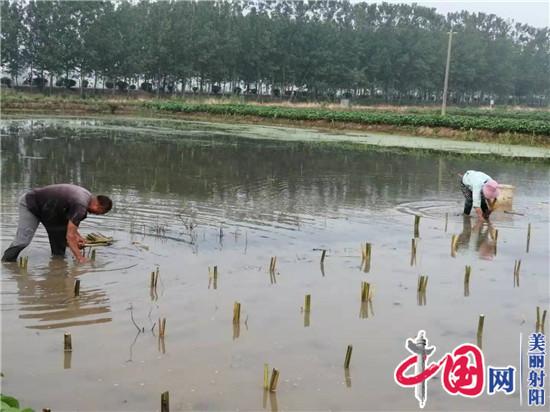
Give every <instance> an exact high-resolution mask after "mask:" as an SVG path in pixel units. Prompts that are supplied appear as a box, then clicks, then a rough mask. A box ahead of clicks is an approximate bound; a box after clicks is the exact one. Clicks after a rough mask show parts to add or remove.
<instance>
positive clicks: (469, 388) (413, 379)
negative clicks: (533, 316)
mask: <svg viewBox="0 0 550 412" xmlns="http://www.w3.org/2000/svg"><path fill="white" fill-rule="evenodd" d="M520 342H521V338H520ZM405 348H406V349H407V351H408V352H410V356H409V357H407V358H406V359H404V360H403V361H402V362H401V363H399V365H397V367H396V368H395V370H394V379H395V382H396V383H397V384H398V385H400V386H402V387H405V388H411V387H412V388H414V396H415V398H416V399H417V400H418V404H419V406H420V408H424V406H425V405H426V402H427V399H428V382H429V380H430V378H432V377H433V376H434V375H435V374H436V373H437V372H439V371H441V384H442V386H443V388H444V389H445V391H446V392H447V393H448V394H449V395H453V396H464V397H467V398H476V397H478V396H480V395H481V394H482V393H483V391H484V389H485V388H487V394H488V395H493V394H495V393H497V392H503V393H505V394H506V395H511V394H513V393H514V391H515V389H516V388H515V385H516V367H514V366H511V365H508V366H505V367H495V366H490V365H487V368H485V359H484V356H483V352H482V351H481V349H480V348H479V347H478V346H476V345H474V344H471V343H463V344H461V345H459V346H457V347H456V348H455V349H454V350H453V351H452V352H448V353H446V354H444V355H443V356H442V357H441V358H440V359H439V360H437V361H431V360H430V358H431V357H432V356H433V355H434V353H435V351H436V347H435V345H429V343H428V338H427V337H426V333H425V332H424V331H423V330H420V331H419V332H418V334H417V336H416V338H414V339H413V338H409V339H407V340H406V342H405ZM520 354H521V343H520ZM527 355H528V366H529V372H528V376H527V379H526V382H527V383H528V403H529V405H530V406H531V405H532V406H542V405H544V400H545V390H544V386H545V385H544V382H545V372H544V368H545V356H546V341H545V336H544V335H543V334H542V333H532V334H531V335H530V336H529V349H528V353H527ZM521 356H523V354H521ZM413 368H414V371H412V369H413ZM520 379H521V377H520ZM520 402H522V397H521V381H520Z"/></svg>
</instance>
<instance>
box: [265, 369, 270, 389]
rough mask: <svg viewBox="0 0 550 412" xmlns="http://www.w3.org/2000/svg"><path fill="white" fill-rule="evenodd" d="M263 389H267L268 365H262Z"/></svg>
mask: <svg viewBox="0 0 550 412" xmlns="http://www.w3.org/2000/svg"><path fill="white" fill-rule="evenodd" d="M264 389H265V390H268V389H269V365H268V364H267V363H264Z"/></svg>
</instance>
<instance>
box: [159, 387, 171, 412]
mask: <svg viewBox="0 0 550 412" xmlns="http://www.w3.org/2000/svg"><path fill="white" fill-rule="evenodd" d="M160 412H170V393H169V392H168V391H166V392H163V393H162V394H161V395H160Z"/></svg>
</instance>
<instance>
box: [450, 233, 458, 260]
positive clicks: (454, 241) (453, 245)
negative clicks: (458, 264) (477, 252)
mask: <svg viewBox="0 0 550 412" xmlns="http://www.w3.org/2000/svg"><path fill="white" fill-rule="evenodd" d="M457 242H458V236H457V235H453V236H452V238H451V256H452V257H455V256H456V244H457Z"/></svg>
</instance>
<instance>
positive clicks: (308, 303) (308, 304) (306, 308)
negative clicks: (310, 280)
mask: <svg viewBox="0 0 550 412" xmlns="http://www.w3.org/2000/svg"><path fill="white" fill-rule="evenodd" d="M304 311H305V312H310V311H311V295H306V298H305V302H304Z"/></svg>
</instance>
